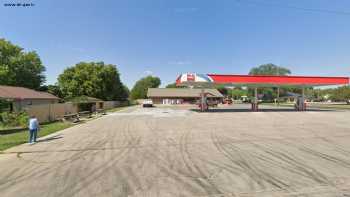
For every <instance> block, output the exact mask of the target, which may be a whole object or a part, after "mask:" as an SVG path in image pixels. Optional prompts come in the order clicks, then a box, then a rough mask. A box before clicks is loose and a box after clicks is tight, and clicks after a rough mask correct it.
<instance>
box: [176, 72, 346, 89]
mask: <svg viewBox="0 0 350 197" xmlns="http://www.w3.org/2000/svg"><path fill="white" fill-rule="evenodd" d="M349 82H350V79H349V77H316V76H275V75H219V74H189V73H185V74H182V75H180V76H179V77H178V78H177V80H176V84H177V85H196V84H198V85H199V84H233V85H241V86H328V85H347V84H349Z"/></svg>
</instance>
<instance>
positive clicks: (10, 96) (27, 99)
mask: <svg viewBox="0 0 350 197" xmlns="http://www.w3.org/2000/svg"><path fill="white" fill-rule="evenodd" d="M0 100H2V101H5V102H7V103H8V105H9V110H10V111H21V110H23V109H24V108H25V107H27V106H31V105H42V104H53V103H58V102H59V100H60V98H58V97H56V96H54V95H52V94H49V93H47V92H40V91H35V90H32V89H29V88H24V87H15V86H4V85H0Z"/></svg>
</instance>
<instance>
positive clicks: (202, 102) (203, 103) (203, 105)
mask: <svg viewBox="0 0 350 197" xmlns="http://www.w3.org/2000/svg"><path fill="white" fill-rule="evenodd" d="M200 96H201V100H200V104H199V108H200V109H201V111H202V112H204V111H207V110H208V102H207V95H206V93H205V92H204V89H202V91H201V95H200Z"/></svg>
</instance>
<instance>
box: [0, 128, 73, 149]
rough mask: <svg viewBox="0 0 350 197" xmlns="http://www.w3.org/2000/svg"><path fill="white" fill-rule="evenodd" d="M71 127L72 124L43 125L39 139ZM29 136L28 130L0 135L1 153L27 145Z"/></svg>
mask: <svg viewBox="0 0 350 197" xmlns="http://www.w3.org/2000/svg"><path fill="white" fill-rule="evenodd" d="M71 126H73V124H72V123H65V122H54V123H49V124H45V125H42V126H41V129H40V131H39V132H38V138H39V137H43V136H46V135H49V134H51V133H54V132H57V131H59V130H62V129H66V128H68V127H71ZM28 135H29V132H28V131H27V130H23V131H21V132H18V133H13V134H7V135H0V151H2V150H5V149H8V148H10V147H13V146H17V145H19V144H23V143H27V142H28Z"/></svg>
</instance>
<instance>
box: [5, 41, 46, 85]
mask: <svg viewBox="0 0 350 197" xmlns="http://www.w3.org/2000/svg"><path fill="white" fill-rule="evenodd" d="M44 72H45V67H44V66H43V65H42V62H41V60H40V57H39V56H38V54H37V53H36V52H35V51H30V52H24V51H23V49H22V48H21V47H19V46H17V45H13V44H12V43H11V42H9V41H6V40H5V39H0V84H1V85H11V86H21V87H27V88H31V89H39V88H40V85H41V84H42V83H44V82H45V76H44Z"/></svg>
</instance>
